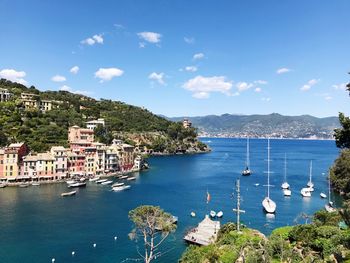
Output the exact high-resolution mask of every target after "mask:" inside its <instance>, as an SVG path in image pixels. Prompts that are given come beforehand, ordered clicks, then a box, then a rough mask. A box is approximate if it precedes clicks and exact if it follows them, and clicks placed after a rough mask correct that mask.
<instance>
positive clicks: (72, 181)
mask: <svg viewBox="0 0 350 263" xmlns="http://www.w3.org/2000/svg"><path fill="white" fill-rule="evenodd" d="M66 183H67V184H74V183H75V180H68V181H66Z"/></svg>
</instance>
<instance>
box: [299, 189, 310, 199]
mask: <svg viewBox="0 0 350 263" xmlns="http://www.w3.org/2000/svg"><path fill="white" fill-rule="evenodd" d="M300 194H301V195H302V196H303V197H311V191H310V188H309V187H305V188H303V189H301V190H300Z"/></svg>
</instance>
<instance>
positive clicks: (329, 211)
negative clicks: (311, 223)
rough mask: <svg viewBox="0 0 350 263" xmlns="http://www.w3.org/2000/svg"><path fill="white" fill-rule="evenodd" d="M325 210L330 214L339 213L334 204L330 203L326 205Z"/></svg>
mask: <svg viewBox="0 0 350 263" xmlns="http://www.w3.org/2000/svg"><path fill="white" fill-rule="evenodd" d="M324 208H325V209H326V211H327V212H328V213H332V212H335V211H337V209H336V208H334V207H333V202H328V203H327V204H325V206H324Z"/></svg>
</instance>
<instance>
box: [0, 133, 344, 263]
mask: <svg viewBox="0 0 350 263" xmlns="http://www.w3.org/2000/svg"><path fill="white" fill-rule="evenodd" d="M210 140H211V143H210V146H211V147H212V149H213V151H212V153H210V154H204V155H187V156H186V155H178V156H168V157H164V156H163V157H152V158H150V159H149V164H150V169H149V170H147V171H144V172H140V173H135V174H130V175H129V177H132V176H136V179H135V180H131V181H128V180H122V181H121V183H124V184H128V185H129V184H130V185H131V188H130V189H129V190H128V191H119V192H114V191H111V185H101V184H97V183H96V182H94V181H92V182H90V181H89V180H87V181H86V184H87V185H86V187H77V188H74V189H70V188H68V187H67V184H66V183H59V184H42V185H40V186H39V187H34V186H30V187H25V188H19V187H6V188H4V189H0V205H1V207H2V209H5V210H6V211H8V213H7V215H6V216H5V214H1V215H0V220H1V222H2V224H3V231H2V232H1V233H0V240H2V241H0V255H1V257H2V259H4V262H14V263H17V262H18V263H19V262H22V261H21V260H22V259H23V258H24V257H25V258H27V259H28V261H27V262H29V263H44V262H51V259H52V258H55V259H56V262H67V263H70V262H72V263H73V262H74V263H77V262H79V263H83V262H84V263H85V262H103V263H105V262H121V261H123V260H125V259H126V258H130V257H131V258H132V257H137V251H136V248H135V244H134V243H133V242H132V241H130V240H129V238H128V234H129V232H130V231H131V228H132V226H131V223H130V221H129V219H128V212H129V211H130V210H131V209H134V208H135V207H137V206H139V205H140V204H154V205H159V206H160V207H162V208H163V209H164V210H165V211H168V212H170V213H171V214H173V215H176V216H177V217H178V228H177V230H176V232H175V233H174V234H173V236H172V237H170V238H169V239H168V240H167V241H166V242H165V243H164V251H168V252H167V253H166V254H165V255H163V256H162V261H161V262H174V259H175V261H176V259H178V258H179V256H180V255H181V254H182V252H183V251H184V250H185V248H186V247H187V243H186V242H185V241H184V240H183V238H184V236H185V235H186V233H188V231H190V230H191V229H193V228H196V227H198V224H199V223H200V222H201V221H202V220H203V219H204V218H205V215H206V214H208V213H209V212H210V210H214V211H217V212H218V211H222V212H223V217H222V218H213V219H211V220H212V221H219V222H220V226H222V225H223V224H225V223H226V222H236V213H235V212H234V211H232V209H235V208H236V206H237V205H236V200H237V199H236V197H237V196H236V185H235V181H236V179H237V178H240V195H241V204H240V210H245V213H241V214H240V218H241V219H240V220H241V223H242V224H244V225H246V226H247V227H250V228H254V229H258V230H259V231H261V232H262V233H264V234H266V235H268V234H269V233H271V231H272V230H273V229H274V228H276V227H279V226H285V225H294V224H296V220H298V221H297V222H298V223H305V220H303V219H302V218H300V217H299V216H300V214H301V213H305V214H307V215H311V214H312V213H314V212H315V211H317V210H319V209H323V208H324V205H325V204H326V203H327V201H328V200H327V198H326V199H322V198H321V197H320V193H321V192H324V193H327V194H328V181H327V178H326V174H322V173H325V172H326V171H327V169H328V167H329V166H330V164H331V163H332V162H333V160H334V158H335V157H336V156H337V154H338V149H337V148H336V147H335V146H334V142H332V141H300V140H298V141H292V140H271V141H270V143H271V160H272V161H271V170H272V171H274V173H272V174H271V178H270V179H271V184H272V185H275V187H271V189H270V191H271V193H270V196H271V198H272V199H273V200H274V201H275V202H276V204H277V211H276V214H275V215H274V216H273V217H267V216H266V214H265V213H264V212H263V210H262V206H261V201H262V200H263V198H264V196H265V194H266V190H267V189H266V187H263V185H264V184H266V180H267V178H266V174H264V173H263V172H264V171H265V170H266V145H267V141H266V140H257V139H251V140H250V165H251V169H252V171H253V173H252V174H251V175H250V176H242V175H241V170H242V168H243V167H244V166H245V161H246V160H245V152H246V140H244V139H210ZM286 149H288V178H287V179H288V183H289V184H290V186H291V189H292V190H294V189H295V193H294V192H293V194H292V196H290V197H284V195H283V190H282V189H281V187H280V186H281V184H282V183H283V181H284V153H285V151H286ZM310 159H312V160H313V171H312V173H313V176H312V181H313V183H314V185H315V186H314V189H315V191H314V193H313V195H312V197H311V198H308V199H305V198H302V197H301V195H300V194H299V193H298V190H300V189H301V188H302V187H304V186H305V185H306V183H307V182H308V181H309V165H310ZM106 179H107V178H106ZM108 180H110V179H108ZM96 181H97V180H96ZM113 181H115V182H116V181H118V182H119V179H118V180H117V178H115V179H114V180H113ZM255 184H259V185H258V186H256V185H255ZM72 190H74V191H76V194H75V195H73V196H67V197H61V194H62V193H66V192H70V191H72ZM207 190H208V192H209V193H210V195H211V200H210V202H209V203H208V204H207V203H206V198H207V196H206V193H207ZM335 201H336V200H335ZM192 211H193V212H195V217H191V215H190V214H191V212H192ZM23 217H25V218H26V220H25V221H23V220H22V219H23ZM53 226H54V227H53ZM29 237H30V239H31V240H35V242H29ZM43 237H45V242H44V241H43ZM114 237H118V238H117V240H115V239H114ZM21 240H23V241H21ZM94 243H96V244H97V245H96V247H95V248H94V247H93V244H94ZM58 244H59V245H60V247H59V249H58V248H57V245H58ZM11 247H16V248H17V249H16V252H14V251H13V250H12V249H10V248H11ZM72 251H74V252H75V255H74V256H72V254H71V253H72Z"/></svg>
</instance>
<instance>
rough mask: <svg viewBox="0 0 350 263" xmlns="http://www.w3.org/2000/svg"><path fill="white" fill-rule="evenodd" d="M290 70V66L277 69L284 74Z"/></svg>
mask: <svg viewBox="0 0 350 263" xmlns="http://www.w3.org/2000/svg"><path fill="white" fill-rule="evenodd" d="M289 71H290V69H289V68H279V69H277V71H276V73H277V74H283V73H287V72H289Z"/></svg>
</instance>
